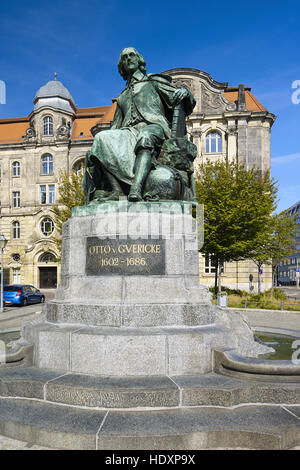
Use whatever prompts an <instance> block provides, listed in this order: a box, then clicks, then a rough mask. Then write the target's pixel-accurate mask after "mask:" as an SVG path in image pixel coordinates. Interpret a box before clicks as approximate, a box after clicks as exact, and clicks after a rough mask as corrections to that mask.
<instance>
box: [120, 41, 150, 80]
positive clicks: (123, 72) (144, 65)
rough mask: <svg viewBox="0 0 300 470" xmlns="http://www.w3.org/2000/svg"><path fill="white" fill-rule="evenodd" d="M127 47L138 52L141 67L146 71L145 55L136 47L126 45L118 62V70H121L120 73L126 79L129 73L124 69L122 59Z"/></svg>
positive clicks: (141, 69)
mask: <svg viewBox="0 0 300 470" xmlns="http://www.w3.org/2000/svg"><path fill="white" fill-rule="evenodd" d="M126 49H132V50H133V51H134V52H135V53H136V55H137V56H138V59H139V69H140V71H141V72H142V73H146V62H145V60H144V57H143V56H142V55H141V54H140V53H139V52H138V51H137V50H136V49H135V48H134V47H125V48H124V49H122V50H121V52H120V58H119V62H118V70H119V73H120V75H121V77H122V78H124V80H127V78H128V77H127V73H126V71H125V69H124V66H123V60H122V53H123V51H125V50H126Z"/></svg>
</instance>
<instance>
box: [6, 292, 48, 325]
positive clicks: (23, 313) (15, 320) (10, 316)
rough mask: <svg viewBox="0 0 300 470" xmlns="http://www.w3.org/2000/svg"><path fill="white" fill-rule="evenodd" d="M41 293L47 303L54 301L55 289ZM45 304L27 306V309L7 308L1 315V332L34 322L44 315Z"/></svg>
mask: <svg viewBox="0 0 300 470" xmlns="http://www.w3.org/2000/svg"><path fill="white" fill-rule="evenodd" d="M41 292H42V293H43V294H44V295H45V298H46V302H47V301H49V300H51V299H53V297H54V294H55V289H47V290H46V289H45V290H42V289H41ZM43 306H44V304H32V305H26V307H17V306H6V307H5V309H4V312H3V313H0V330H2V329H7V328H19V327H21V325H22V323H23V322H27V321H31V320H34V319H35V318H36V317H37V316H38V315H40V314H41V313H42V310H43Z"/></svg>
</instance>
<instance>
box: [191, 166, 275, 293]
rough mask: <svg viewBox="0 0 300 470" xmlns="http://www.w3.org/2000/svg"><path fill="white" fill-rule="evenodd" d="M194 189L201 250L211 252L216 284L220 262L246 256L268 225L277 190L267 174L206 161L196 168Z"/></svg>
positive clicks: (253, 169)
mask: <svg viewBox="0 0 300 470" xmlns="http://www.w3.org/2000/svg"><path fill="white" fill-rule="evenodd" d="M196 191H197V199H198V202H199V203H200V204H204V245H203V248H202V249H201V251H202V252H203V253H205V254H213V260H214V263H215V265H216V282H215V286H216V285H217V276H218V271H219V269H218V268H219V266H220V264H221V263H223V262H229V261H239V260H242V259H248V258H249V255H250V253H251V252H253V247H254V243H255V240H256V239H257V237H258V234H260V233H261V232H262V231H263V230H266V228H267V227H270V217H271V214H272V212H273V211H274V209H275V208H276V195H277V191H278V189H277V186H276V183H275V182H274V180H272V179H271V178H270V175H269V173H265V174H261V172H260V171H259V170H257V169H255V168H251V169H250V170H247V169H246V168H245V167H244V166H243V165H240V164H238V163H236V162H231V163H229V162H227V161H216V162H210V161H208V162H206V163H203V164H202V165H200V167H199V171H198V174H197V175H196Z"/></svg>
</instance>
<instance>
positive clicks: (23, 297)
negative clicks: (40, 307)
mask: <svg viewBox="0 0 300 470" xmlns="http://www.w3.org/2000/svg"><path fill="white" fill-rule="evenodd" d="M3 301H4V304H5V305H22V306H23V305H29V304H37V303H44V302H45V296H44V295H43V294H41V292H40V291H39V290H38V289H36V288H35V287H34V286H30V285H24V284H6V285H4V286H3Z"/></svg>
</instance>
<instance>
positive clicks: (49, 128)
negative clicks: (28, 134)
mask: <svg viewBox="0 0 300 470" xmlns="http://www.w3.org/2000/svg"><path fill="white" fill-rule="evenodd" d="M43 123H44V135H53V119H52V117H51V116H46V117H45V118H44V119H43Z"/></svg>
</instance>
